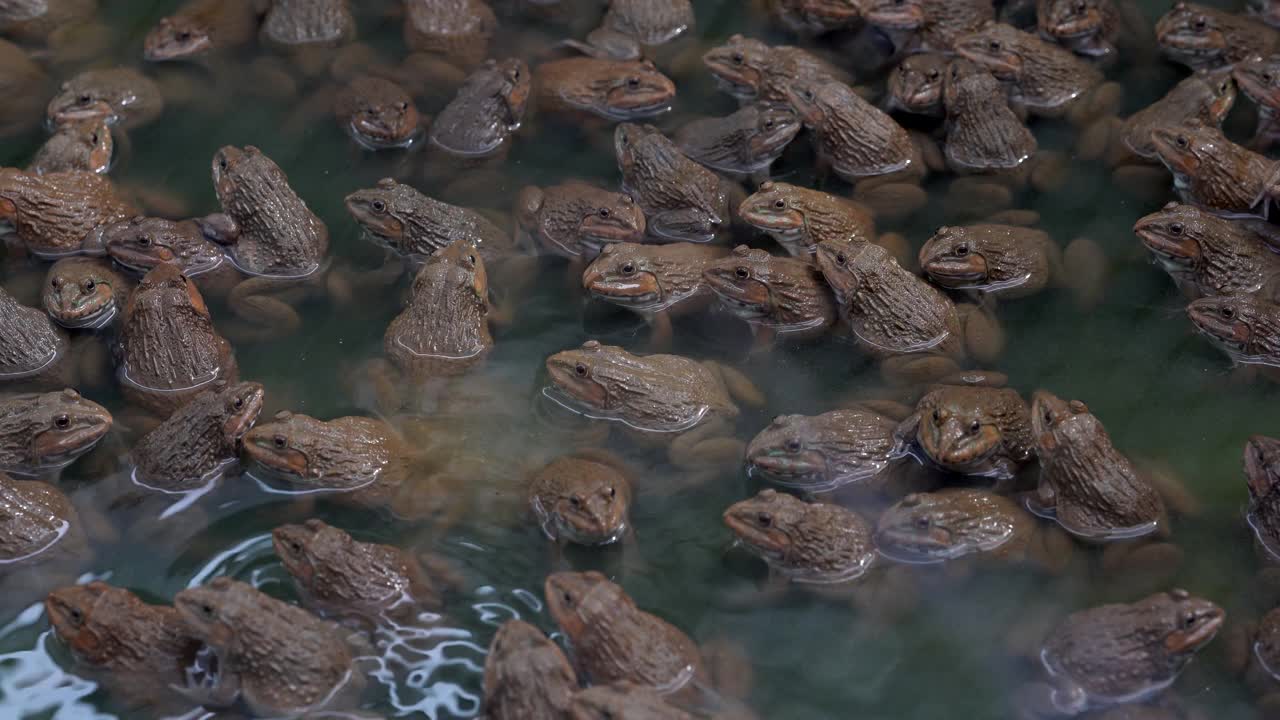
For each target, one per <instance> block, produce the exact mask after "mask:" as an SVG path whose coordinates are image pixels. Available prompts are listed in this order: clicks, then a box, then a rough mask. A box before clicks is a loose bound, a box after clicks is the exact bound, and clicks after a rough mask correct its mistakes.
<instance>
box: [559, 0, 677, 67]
mask: <svg viewBox="0 0 1280 720" xmlns="http://www.w3.org/2000/svg"><path fill="white" fill-rule="evenodd" d="M693 27H694V15H693V5H692V3H690V1H689V0H656V1H655V0H611V1H610V2H609V9H608V10H607V11H606V12H605V15H604V19H603V20H601V21H600V27H598V28H596V29H595V30H592V31H591V32H590V33H589V34H588V35H587V40H586V42H585V43H584V42H579V41H576V40H569V41H566V42H565V45H567V46H569V47H572V48H575V49H577V50H580V51H582V52H584V53H587V54H588V55H593V56H595V57H608V58H614V59H617V60H635V59H638V58H640V57H641V56H642V54H643V52H644V48H646V47H653V46H656V45H663V44H666V43H669V42H671V41H673V40H675V39H676V38H678V37H680V36H681V35H684V34H685V33H687V32H691V31H692V30H693Z"/></svg>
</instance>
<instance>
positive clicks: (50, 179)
mask: <svg viewBox="0 0 1280 720" xmlns="http://www.w3.org/2000/svg"><path fill="white" fill-rule="evenodd" d="M137 214H138V211H137V210H136V209H135V208H134V207H133V206H132V205H131V204H130V203H129V202H128V201H126V200H124V199H123V198H121V197H120V195H119V194H118V193H117V192H116V189H115V186H114V185H113V184H112V183H111V181H110V180H108V179H107V178H105V177H102V176H101V175H98V174H96V173H92V172H86V171H83V170H73V171H68V172H55V173H47V174H44V175H37V174H34V173H24V172H22V171H21V170H18V169H17V168H0V220H8V221H9V223H10V224H12V225H13V227H14V229H15V230H16V232H17V236H18V239H19V240H20V241H22V243H23V244H24V245H26V247H27V249H28V250H29V251H30V252H31V253H32V254H33V255H36V256H37V257H41V258H46V259H54V258H58V257H61V256H63V255H73V254H75V253H78V252H80V250H81V245H82V243H83V242H84V239H85V237H86V236H87V235H88V234H89V233H90V231H92V230H93V229H94V228H96V227H98V226H99V225H106V224H108V223H113V222H117V221H119V220H123V219H125V218H129V217H132V216H134V215H137Z"/></svg>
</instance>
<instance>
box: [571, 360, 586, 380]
mask: <svg viewBox="0 0 1280 720" xmlns="http://www.w3.org/2000/svg"><path fill="white" fill-rule="evenodd" d="M573 372H574V374H575V375H577V376H578V377H586V376H587V366H586V365H583V364H582V363H578V364H577V365H574V366H573Z"/></svg>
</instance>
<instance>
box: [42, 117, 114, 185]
mask: <svg viewBox="0 0 1280 720" xmlns="http://www.w3.org/2000/svg"><path fill="white" fill-rule="evenodd" d="M114 152H115V141H114V139H113V138H112V137H111V128H110V127H108V125H107V121H106V119H105V118H100V117H99V118H90V119H88V120H77V121H70V122H65V123H62V124H60V125H58V127H57V128H56V129H55V130H54V131H53V135H50V136H49V139H48V140H46V141H45V143H44V145H41V146H40V149H39V150H37V151H36V154H35V157H33V158H31V163H30V164H28V165H27V172H29V173H35V174H36V175H44V174H45V173H55V172H67V171H72V170H81V171H84V172H91V173H97V174H99V175H103V174H106V172H107V170H109V169H110V168H111V157H112V154H113V153H114Z"/></svg>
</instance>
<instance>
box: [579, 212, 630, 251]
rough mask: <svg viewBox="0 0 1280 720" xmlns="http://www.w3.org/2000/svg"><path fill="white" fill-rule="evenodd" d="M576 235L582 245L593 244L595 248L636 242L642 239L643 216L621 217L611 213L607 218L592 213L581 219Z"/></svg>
mask: <svg viewBox="0 0 1280 720" xmlns="http://www.w3.org/2000/svg"><path fill="white" fill-rule="evenodd" d="M578 233H579V235H581V237H582V239H583V240H584V241H585V242H584V244H588V245H591V244H594V245H595V247H597V248H599V247H600V246H601V245H604V244H607V243H622V242H637V241H639V240H640V239H641V238H643V237H644V215H641V214H640V213H635V216H634V217H622V216H620V214H619V213H618V212H612V213H610V214H609V217H601V216H600V215H599V214H598V213H592V214H590V215H588V216H586V217H585V218H583V219H582V224H581V225H579V226H578Z"/></svg>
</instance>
